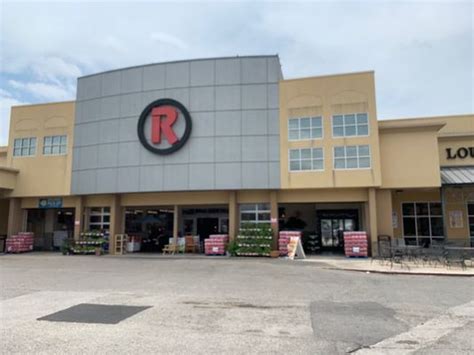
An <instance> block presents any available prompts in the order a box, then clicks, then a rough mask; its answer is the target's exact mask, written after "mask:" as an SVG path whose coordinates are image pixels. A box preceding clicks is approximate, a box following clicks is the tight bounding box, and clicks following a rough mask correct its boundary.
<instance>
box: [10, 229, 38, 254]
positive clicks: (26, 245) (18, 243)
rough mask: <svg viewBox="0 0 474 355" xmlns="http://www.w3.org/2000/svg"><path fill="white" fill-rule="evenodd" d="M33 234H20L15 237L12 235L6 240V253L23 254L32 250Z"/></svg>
mask: <svg viewBox="0 0 474 355" xmlns="http://www.w3.org/2000/svg"><path fill="white" fill-rule="evenodd" d="M33 238H34V235H33V233H29V232H20V233H18V234H17V235H12V236H11V237H9V238H7V241H6V250H7V253H23V252H26V251H32V250H33Z"/></svg>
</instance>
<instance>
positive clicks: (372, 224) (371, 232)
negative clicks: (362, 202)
mask: <svg viewBox="0 0 474 355" xmlns="http://www.w3.org/2000/svg"><path fill="white" fill-rule="evenodd" d="M368 195H369V196H368V197H369V200H368V203H367V205H368V206H367V207H368V208H367V213H366V219H367V221H368V224H367V233H368V236H369V247H370V249H371V253H372V255H376V253H377V195H376V190H375V188H373V187H371V188H369V190H368Z"/></svg>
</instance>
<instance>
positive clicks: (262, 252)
mask: <svg viewBox="0 0 474 355" xmlns="http://www.w3.org/2000/svg"><path fill="white" fill-rule="evenodd" d="M272 239H273V232H272V229H271V228H270V227H269V226H268V225H259V224H248V225H245V226H242V228H240V230H239V235H238V236H237V238H236V243H237V248H236V255H238V256H270V251H271V250H272Z"/></svg>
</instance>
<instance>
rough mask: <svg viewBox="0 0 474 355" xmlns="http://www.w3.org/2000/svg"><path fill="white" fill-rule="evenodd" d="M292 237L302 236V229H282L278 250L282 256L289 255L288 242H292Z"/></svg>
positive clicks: (279, 235)
mask: <svg viewBox="0 0 474 355" xmlns="http://www.w3.org/2000/svg"><path fill="white" fill-rule="evenodd" d="M291 237H298V238H301V232H300V231H280V233H279V234H278V250H279V251H280V256H287V255H288V244H289V243H290V239H291Z"/></svg>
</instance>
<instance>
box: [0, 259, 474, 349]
mask: <svg viewBox="0 0 474 355" xmlns="http://www.w3.org/2000/svg"><path fill="white" fill-rule="evenodd" d="M0 280H1V303H0V304H1V308H0V327H1V328H0V329H1V339H2V345H1V347H2V353H64V352H68V353H99V352H100V353H132V352H136V353H206V354H209V353H219V354H222V353H236V354H237V353H290V352H291V353H298V354H339V353H341V354H342V353H346V352H353V353H371V354H372V353H373V354H384V353H397V354H398V353H415V354H431V353H443V354H467V353H469V352H470V351H471V352H472V351H473V349H474V347H473V340H472V334H473V332H474V303H473V300H474V283H473V279H472V278H470V277H452V276H451V277H449V276H417V275H382V274H373V273H370V274H367V273H360V272H352V271H340V270H330V269H329V268H327V265H326V264H324V262H321V263H318V262H313V263H303V262H299V261H287V260H272V259H265V258H258V259H257V258H255V259H254V258H231V259H228V258H213V257H208V258H194V259H193V258H183V257H175V258H166V259H165V258H161V257H157V256H144V257H127V256H125V257H111V256H105V257H94V256H89V257H87V256H62V255H58V254H52V253H49V254H47V253H31V254H20V255H2V256H0ZM83 304H86V305H89V306H88V307H91V306H90V305H92V306H93V307H98V306H97V305H109V306H110V305H114V306H143V307H144V309H142V310H140V311H138V313H134V314H133V315H131V316H129V317H127V314H126V312H125V311H124V310H123V309H121V308H120V307H116V308H110V307H109V308H107V307H98V308H93V309H97V311H93V312H92V314H90V313H87V312H88V311H87V308H79V310H80V309H85V311H84V312H85V313H81V311H79V312H76V313H74V312H72V313H71V312H69V315H68V314H66V313H64V312H63V313H60V314H57V315H54V314H55V313H56V312H59V311H63V310H66V309H68V308H70V307H73V306H77V305H83ZM89 310H90V309H89ZM132 310H133V309H132ZM107 312H109V313H107ZM110 312H112V313H110ZM114 312H115V313H114ZM50 315H54V316H53V317H52V318H53V319H51V317H50V320H47V319H43V320H38V318H42V317H48V316H50ZM55 317H56V319H55ZM68 317H69V318H68ZM71 317H72V318H71ZM88 317H92V318H88ZM116 317H118V318H121V317H123V318H124V319H123V320H120V321H118V322H115V323H114V319H115V318H116Z"/></svg>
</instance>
